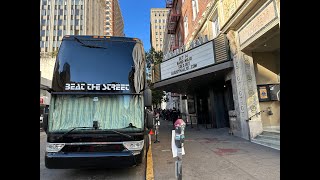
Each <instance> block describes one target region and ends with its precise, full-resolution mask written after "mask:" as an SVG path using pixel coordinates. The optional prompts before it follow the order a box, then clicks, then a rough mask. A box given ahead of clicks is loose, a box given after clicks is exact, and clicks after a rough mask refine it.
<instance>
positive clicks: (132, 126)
mask: <svg viewBox="0 0 320 180" xmlns="http://www.w3.org/2000/svg"><path fill="white" fill-rule="evenodd" d="M127 128H137V127H136V126H134V125H132V123H129V126H128V127H124V128H122V129H127Z"/></svg>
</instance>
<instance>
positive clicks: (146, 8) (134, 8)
mask: <svg viewBox="0 0 320 180" xmlns="http://www.w3.org/2000/svg"><path fill="white" fill-rule="evenodd" d="M119 4H120V9H121V13H122V17H123V20H124V33H125V35H126V37H133V38H139V39H141V40H142V42H143V45H144V50H145V51H149V49H150V47H151V45H150V9H151V8H164V7H165V0H119Z"/></svg>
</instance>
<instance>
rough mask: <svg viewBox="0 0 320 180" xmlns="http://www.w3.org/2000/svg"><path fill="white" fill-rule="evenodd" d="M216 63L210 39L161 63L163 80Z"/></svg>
mask: <svg viewBox="0 0 320 180" xmlns="http://www.w3.org/2000/svg"><path fill="white" fill-rule="evenodd" d="M214 63H215V59H214V54H213V42H212V41H210V42H208V43H206V44H203V45H200V46H198V47H196V48H194V49H191V50H189V51H186V52H185V53H183V54H180V55H178V56H176V57H173V58H171V59H169V60H167V61H165V62H163V63H161V65H160V66H161V80H164V79H168V78H172V77H175V76H178V75H180V74H184V73H187V72H190V71H193V70H196V69H200V68H202V67H205V66H208V65H212V64H214Z"/></svg>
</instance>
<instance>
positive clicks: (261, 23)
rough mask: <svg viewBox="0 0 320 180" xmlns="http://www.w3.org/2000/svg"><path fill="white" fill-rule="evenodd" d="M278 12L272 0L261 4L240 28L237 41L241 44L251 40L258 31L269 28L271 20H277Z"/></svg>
mask: <svg viewBox="0 0 320 180" xmlns="http://www.w3.org/2000/svg"><path fill="white" fill-rule="evenodd" d="M277 20H279V19H278V14H277V12H276V5H275V2H274V1H269V2H267V3H266V4H265V5H263V6H262V7H261V8H260V9H259V10H258V11H257V12H256V13H255V14H254V15H253V16H252V17H251V18H250V19H249V20H248V21H247V22H246V23H245V24H244V25H243V26H242V27H241V28H240V29H239V42H240V46H243V45H244V44H245V43H247V42H248V41H249V40H252V39H253V38H254V37H255V36H257V34H258V33H259V32H262V31H265V30H267V29H270V28H271V27H273V26H270V25H272V23H273V22H277Z"/></svg>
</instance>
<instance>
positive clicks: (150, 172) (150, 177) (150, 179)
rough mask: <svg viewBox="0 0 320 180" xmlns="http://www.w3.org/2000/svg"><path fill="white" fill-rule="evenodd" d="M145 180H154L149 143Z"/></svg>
mask: <svg viewBox="0 0 320 180" xmlns="http://www.w3.org/2000/svg"><path fill="white" fill-rule="evenodd" d="M146 180H154V175H153V160H152V148H151V143H150V145H149V150H148V155H147V172H146Z"/></svg>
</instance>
